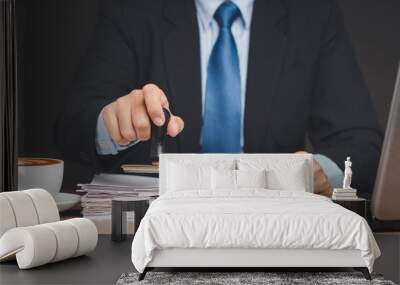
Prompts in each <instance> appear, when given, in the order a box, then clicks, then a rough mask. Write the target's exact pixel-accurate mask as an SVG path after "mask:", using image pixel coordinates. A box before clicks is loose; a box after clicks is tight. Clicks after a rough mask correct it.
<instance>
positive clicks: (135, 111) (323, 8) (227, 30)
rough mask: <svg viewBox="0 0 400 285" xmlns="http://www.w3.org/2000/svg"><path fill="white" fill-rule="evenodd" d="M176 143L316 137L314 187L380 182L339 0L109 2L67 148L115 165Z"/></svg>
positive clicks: (279, 148)
mask: <svg viewBox="0 0 400 285" xmlns="http://www.w3.org/2000/svg"><path fill="white" fill-rule="evenodd" d="M163 107H165V108H168V109H170V110H171V112H172V113H173V114H174V116H173V117H172V118H171V120H170V121H169V122H168V126H167V131H168V139H167V141H166V145H165V151H167V152H196V153H197V152H213V153H215V152H216V153H226V152H227V153H239V152H246V153H277V152H298V151H302V150H303V149H304V148H305V141H306V137H308V138H309V140H310V142H311V144H312V148H313V153H315V154H316V156H315V162H314V166H315V167H314V168H315V169H314V171H315V173H314V174H315V191H316V192H317V193H320V194H323V195H326V196H329V195H330V194H331V190H332V186H339V185H340V182H341V181H340V180H341V178H342V174H343V172H342V169H343V161H344V160H345V158H346V157H347V156H351V157H352V161H353V165H354V177H353V182H354V183H353V186H354V187H357V188H359V191H360V192H367V191H369V190H370V189H371V188H372V184H373V181H374V178H375V173H376V168H377V163H378V159H379V152H380V147H381V143H382V134H381V132H380V129H379V126H378V123H377V120H376V117H375V111H374V108H373V105H372V102H371V99H370V97H369V94H368V91H367V88H366V86H365V83H364V81H363V78H362V75H361V72H360V70H359V68H358V66H357V63H356V59H355V56H354V54H353V49H352V46H351V44H350V41H349V39H348V36H347V34H346V31H345V29H344V26H343V20H342V17H341V14H340V11H339V9H338V6H337V4H336V3H335V2H334V1H329V0H303V1H296V0H256V1H254V0H236V1H235V0H232V1H223V0H192V1H190V0H151V1H150V0H126V1H125V0H119V1H105V2H104V3H103V6H102V8H101V9H100V13H99V19H98V25H97V28H96V32H95V35H94V40H93V44H92V46H91V48H90V49H89V51H88V54H87V56H86V58H85V59H84V62H83V64H82V68H81V72H80V76H79V78H78V79H77V81H76V84H75V85H74V86H73V88H72V90H71V92H70V96H69V97H68V99H67V102H66V104H65V111H64V112H63V114H62V116H61V119H60V121H59V125H58V142H59V145H60V147H61V149H62V151H63V152H64V153H65V155H66V156H67V157H74V158H76V159H79V160H80V161H83V162H87V163H92V164H93V165H94V167H96V169H103V170H104V169H105V170H113V169H114V170H115V169H118V167H119V166H120V164H121V163H129V162H130V163H137V162H145V161H148V159H149V151H150V144H149V141H148V140H149V138H150V136H151V123H154V124H155V125H157V126H161V125H163V124H164V123H165V118H164V115H163V113H162V108H163Z"/></svg>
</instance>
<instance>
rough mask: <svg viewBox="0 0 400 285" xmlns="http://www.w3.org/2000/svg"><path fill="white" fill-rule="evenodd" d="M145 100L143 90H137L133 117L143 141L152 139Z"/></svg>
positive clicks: (136, 130)
mask: <svg viewBox="0 0 400 285" xmlns="http://www.w3.org/2000/svg"><path fill="white" fill-rule="evenodd" d="M144 102H145V101H144V96H143V93H142V92H141V91H136V92H135V93H134V94H133V102H132V105H131V108H132V112H131V117H132V123H133V127H134V128H135V132H136V136H137V138H138V139H139V140H142V141H146V140H148V139H150V134H151V125H150V119H149V115H148V114H147V109H146V105H145V103H144Z"/></svg>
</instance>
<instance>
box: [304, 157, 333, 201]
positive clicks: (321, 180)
mask: <svg viewBox="0 0 400 285" xmlns="http://www.w3.org/2000/svg"><path fill="white" fill-rule="evenodd" d="M296 153H306V152H304V151H298V152H296ZM313 172H314V193H315V194H320V195H324V196H326V197H329V198H330V197H331V196H332V192H333V189H332V186H331V184H330V183H329V180H328V177H327V176H326V174H325V172H324V170H323V169H322V168H321V165H319V163H318V161H316V160H315V159H314V160H313Z"/></svg>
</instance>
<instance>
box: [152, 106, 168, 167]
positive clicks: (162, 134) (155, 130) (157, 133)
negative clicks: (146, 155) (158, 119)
mask: <svg viewBox="0 0 400 285" xmlns="http://www.w3.org/2000/svg"><path fill="white" fill-rule="evenodd" d="M163 112H164V117H165V123H164V125H163V126H161V127H157V126H156V125H154V124H153V123H152V124H151V146H150V162H151V163H154V162H158V155H159V154H160V153H161V152H162V148H163V145H164V141H165V138H166V136H167V126H168V122H169V120H170V119H171V113H170V111H169V110H167V109H165V108H163Z"/></svg>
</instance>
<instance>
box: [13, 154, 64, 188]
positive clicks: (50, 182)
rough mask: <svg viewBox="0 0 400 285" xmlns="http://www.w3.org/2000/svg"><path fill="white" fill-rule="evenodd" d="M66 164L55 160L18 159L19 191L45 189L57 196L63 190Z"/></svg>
mask: <svg viewBox="0 0 400 285" xmlns="http://www.w3.org/2000/svg"><path fill="white" fill-rule="evenodd" d="M63 172H64V162H63V161H62V160H60V159H55V158H46V157H44V158H42V157H20V158H18V190H25V189H31V188H43V189H45V190H47V191H48V192H50V194H52V195H53V196H56V195H57V194H58V193H59V192H60V189H61V184H62V180H63Z"/></svg>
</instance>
